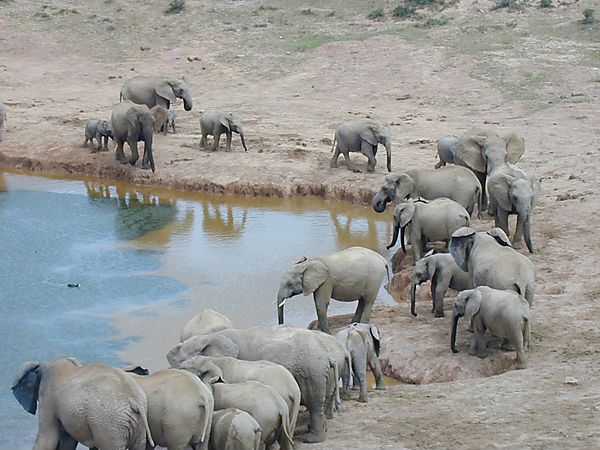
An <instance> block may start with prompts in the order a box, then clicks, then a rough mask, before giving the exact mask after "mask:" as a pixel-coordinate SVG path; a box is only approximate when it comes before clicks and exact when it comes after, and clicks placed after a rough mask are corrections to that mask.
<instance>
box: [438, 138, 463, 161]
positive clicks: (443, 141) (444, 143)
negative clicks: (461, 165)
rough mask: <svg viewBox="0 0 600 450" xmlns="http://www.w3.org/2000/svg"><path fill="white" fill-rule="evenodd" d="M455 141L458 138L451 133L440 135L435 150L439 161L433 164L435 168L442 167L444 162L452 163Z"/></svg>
mask: <svg viewBox="0 0 600 450" xmlns="http://www.w3.org/2000/svg"><path fill="white" fill-rule="evenodd" d="M457 142H458V139H456V137H455V136H452V135H446V136H442V137H441V138H439V139H438V144H437V152H438V158H440V162H438V163H437V164H436V165H435V168H436V169H439V168H440V167H444V166H445V165H446V164H454V161H455V157H456V143H457Z"/></svg>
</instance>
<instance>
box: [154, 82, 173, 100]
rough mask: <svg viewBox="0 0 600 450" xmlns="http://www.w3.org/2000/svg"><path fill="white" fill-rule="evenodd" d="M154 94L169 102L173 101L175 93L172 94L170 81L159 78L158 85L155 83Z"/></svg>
mask: <svg viewBox="0 0 600 450" xmlns="http://www.w3.org/2000/svg"><path fill="white" fill-rule="evenodd" d="M154 92H156V93H157V94H158V95H160V96H161V97H162V98H164V99H166V100H169V101H170V102H174V101H175V98H176V97H175V93H174V92H173V87H172V86H171V81H170V80H169V79H168V78H161V79H160V80H159V81H158V83H156V86H155V87H154Z"/></svg>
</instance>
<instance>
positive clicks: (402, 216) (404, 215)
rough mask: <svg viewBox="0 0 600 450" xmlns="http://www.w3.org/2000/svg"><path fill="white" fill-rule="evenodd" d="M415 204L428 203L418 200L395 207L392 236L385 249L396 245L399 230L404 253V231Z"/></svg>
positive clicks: (412, 215)
mask: <svg viewBox="0 0 600 450" xmlns="http://www.w3.org/2000/svg"><path fill="white" fill-rule="evenodd" d="M417 202H418V203H428V202H427V201H426V200H423V199H422V198H419V199H416V200H414V201H412V202H408V203H400V204H399V205H398V206H396V209H395V210H394V234H393V236H392V242H391V243H390V245H388V246H387V247H386V248H387V249H390V248H392V247H393V246H394V245H396V241H397V240H398V230H400V245H401V246H402V252H403V253H406V248H405V247H404V230H405V229H406V227H407V226H408V225H409V224H410V223H411V222H412V220H413V217H414V215H415V211H416V209H417V207H416V204H415V203H417Z"/></svg>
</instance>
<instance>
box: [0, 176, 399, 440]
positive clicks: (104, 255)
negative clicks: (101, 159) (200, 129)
mask: <svg viewBox="0 0 600 450" xmlns="http://www.w3.org/2000/svg"><path fill="white" fill-rule="evenodd" d="M390 235H391V220H390V217H388V215H387V214H376V213H375V212H373V211H372V210H371V209H370V208H368V207H361V206H356V205H351V204H347V203H342V202H327V201H324V200H322V199H320V198H291V199H273V198H249V197H236V196H215V195H204V194H202V195H200V194H193V193H181V192H173V191H167V190H161V189H155V188H141V187H136V186H133V185H129V184H126V183H118V182H115V181H111V180H97V179H64V178H43V177H34V176H31V175H27V174H23V173H19V172H0V242H1V243H2V246H1V247H2V250H1V251H2V258H0V277H1V280H2V291H1V292H2V294H1V301H0V322H1V327H0V335H1V337H2V342H3V346H2V350H1V351H2V364H1V365H0V376H1V378H2V379H1V380H0V381H1V385H2V386H4V387H5V389H2V390H0V423H2V424H3V425H4V426H3V427H2V428H1V429H0V435H1V436H0V448H6V449H20V448H31V446H32V443H33V440H34V437H35V433H36V431H37V421H38V418H37V416H31V415H29V414H27V413H26V412H25V411H24V410H23V409H21V407H20V406H19V405H18V403H17V402H16V401H15V399H14V398H12V395H11V394H10V391H9V389H8V386H10V384H11V381H12V377H13V375H14V373H15V370H16V369H17V368H18V367H19V365H20V364H22V363H23V362H25V361H28V360H38V359H39V360H47V359H55V358H59V357H63V356H75V357H77V358H78V359H80V360H81V361H82V362H83V363H91V362H105V363H108V364H112V365H116V366H119V365H124V364H129V363H136V364H142V365H144V366H146V367H148V368H149V369H151V370H156V369H159V368H162V367H166V366H167V362H166V358H165V354H166V352H167V351H168V350H169V349H170V348H171V347H172V346H173V345H175V344H176V343H177V342H178V338H179V333H180V330H181V327H182V326H183V324H185V322H186V321H187V320H188V319H189V318H190V317H192V316H193V315H194V314H196V313H197V312H199V311H200V310H202V309H204V308H213V309H215V310H217V311H220V312H222V313H224V314H226V315H227V316H229V317H230V318H231V320H232V321H233V323H234V324H235V325H236V326H239V327H247V326H253V325H271V324H276V323H277V312H276V306H275V305H274V304H273V302H274V300H275V297H276V294H277V289H278V287H279V282H280V279H281V276H282V274H283V272H284V271H285V270H286V269H287V267H288V266H290V265H291V264H293V263H294V262H296V261H298V260H299V259H300V258H301V257H303V256H308V257H310V256H315V255H319V254H324V253H328V252H332V251H336V250H339V249H342V248H346V247H350V246H354V245H359V246H364V247H368V248H371V249H373V250H376V251H378V252H380V253H381V254H382V255H383V256H384V257H386V258H387V259H388V260H389V254H388V252H387V250H385V244H386V243H387V241H388V240H389V238H390ZM69 285H71V286H75V287H69ZM377 301H378V302H379V303H388V304H392V303H393V299H392V298H391V297H390V296H389V295H388V294H387V292H386V291H385V290H384V289H383V288H382V289H381V290H380V293H379V297H378V300H377ZM355 306H356V304H355V303H347V304H346V303H339V302H335V301H333V302H332V304H331V306H330V308H329V313H330V315H333V314H339V313H347V312H352V311H353V310H354V308H355ZM315 317H316V315H315V311H314V305H313V302H312V297H304V296H302V295H301V296H297V297H294V298H292V299H290V300H288V301H287V303H286V323H288V324H291V325H297V326H301V327H305V326H306V325H307V324H308V322H309V321H310V320H312V319H314V318H315Z"/></svg>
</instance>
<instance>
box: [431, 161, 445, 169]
mask: <svg viewBox="0 0 600 450" xmlns="http://www.w3.org/2000/svg"><path fill="white" fill-rule="evenodd" d="M445 166H446V163H445V162H444V161H442V160H441V159H440V162H438V163H437V164H436V165H435V166H433V167H434V168H435V169H439V168H440V167H445Z"/></svg>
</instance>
